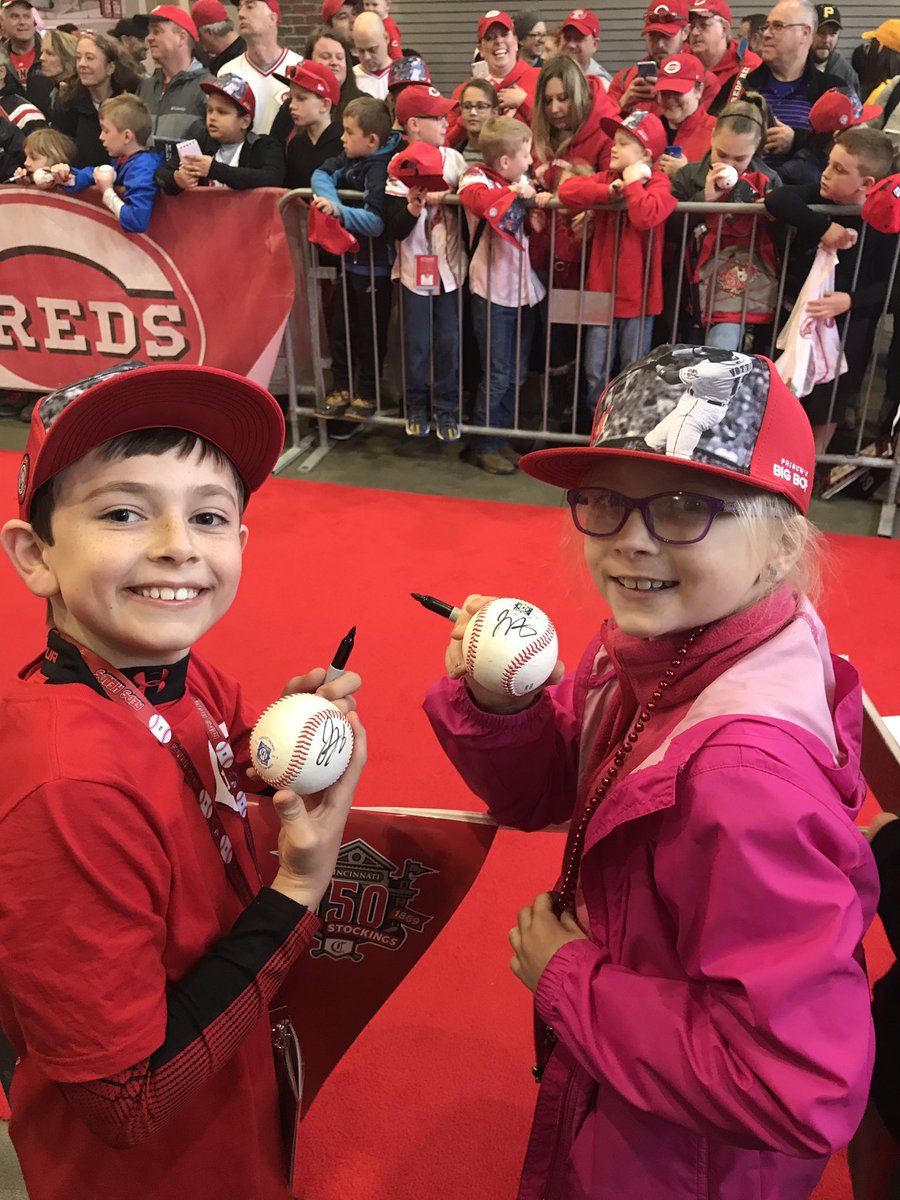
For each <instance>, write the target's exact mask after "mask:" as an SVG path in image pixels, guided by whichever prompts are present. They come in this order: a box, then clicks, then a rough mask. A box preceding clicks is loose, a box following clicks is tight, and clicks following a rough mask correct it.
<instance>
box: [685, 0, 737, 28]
mask: <svg viewBox="0 0 900 1200" xmlns="http://www.w3.org/2000/svg"><path fill="white" fill-rule="evenodd" d="M691 13H708V14H709V15H710V16H711V17H721V18H722V20H723V21H727V23H728V24H729V25H730V24H731V9H730V8H729V7H728V5H727V4H726V3H725V0H691Z"/></svg>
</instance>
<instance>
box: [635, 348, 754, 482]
mask: <svg viewBox="0 0 900 1200" xmlns="http://www.w3.org/2000/svg"><path fill="white" fill-rule="evenodd" d="M753 362H754V360H753V359H752V358H749V357H748V356H747V355H746V354H729V356H728V357H727V358H725V359H722V360H720V361H715V360H713V359H712V358H711V357H704V358H699V357H698V358H697V360H696V361H695V362H692V363H689V364H688V365H687V366H684V367H680V368H679V370H678V378H679V380H680V382H681V383H683V384H684V385H685V390H684V392H683V393H682V395H681V398H680V399H679V401H678V403H677V404H676V405H675V407H674V408H673V409H672V411H671V412H670V413H668V414H667V415H666V416H665V417H663V418H662V420H661V421H660V422H659V423H658V424H657V425H655V426H654V427H653V429H651V430H650V432H649V433H647V434H645V435H644V441H645V442H646V443H647V445H648V446H649V447H650V448H651V449H652V450H662V451H664V452H665V454H666V455H668V456H669V457H670V458H692V457H693V454H694V451H695V450H696V449H697V443H698V442H699V441H700V438H701V437H702V436H703V434H704V433H706V431H707V430H708V429H712V427H713V426H714V425H718V424H719V422H720V421H721V420H722V419H723V418H724V416H725V414H726V412H727V411H728V405H729V404H730V403H731V401H732V399H733V398H734V396H735V394H736V392H737V390H738V388H739V387H740V383H741V380H742V379H743V378H744V376H745V375H746V374H747V373H748V372H749V371H750V370H751V369H752V367H753ZM657 374H658V375H660V377H665V368H662V369H661V368H659V367H657Z"/></svg>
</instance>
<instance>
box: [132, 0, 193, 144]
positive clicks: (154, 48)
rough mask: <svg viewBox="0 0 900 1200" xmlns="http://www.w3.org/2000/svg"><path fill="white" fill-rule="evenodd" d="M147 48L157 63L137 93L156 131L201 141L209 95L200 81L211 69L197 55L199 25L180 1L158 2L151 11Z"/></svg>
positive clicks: (156, 132)
mask: <svg viewBox="0 0 900 1200" xmlns="http://www.w3.org/2000/svg"><path fill="white" fill-rule="evenodd" d="M148 22H149V23H148V29H147V49H148V51H149V52H150V57H151V58H152V59H153V61H154V62H155V63H156V70H154V72H153V74H152V75H151V76H150V78H149V79H143V80H141V85H140V88H139V89H138V94H139V95H140V98H141V99H142V100H143V102H144V103H145V104H146V105H147V107H148V108H149V109H150V112H151V113H152V114H153V135H154V137H159V138H168V139H172V140H177V141H189V140H191V139H194V140H196V141H199V140H200V138H201V137H202V136H203V132H204V129H205V118H206V95H205V94H204V93H203V92H202V91H201V90H200V84H201V83H203V81H204V80H207V79H209V78H210V74H209V72H208V71H207V70H206V69H205V68H204V67H202V66H201V65H200V63H199V62H198V61H197V60H196V58H195V57H194V50H195V47H196V44H197V40H198V34H197V26H196V25H195V24H194V22H193V20H192V19H191V16H190V14H189V13H187V12H186V11H185V10H184V9H183V8H179V7H178V5H177V4H158V5H157V6H156V7H155V8H153V9H151V11H150V12H149V13H148Z"/></svg>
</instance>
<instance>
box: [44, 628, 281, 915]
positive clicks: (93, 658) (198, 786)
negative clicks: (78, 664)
mask: <svg viewBox="0 0 900 1200" xmlns="http://www.w3.org/2000/svg"><path fill="white" fill-rule="evenodd" d="M56 632H57V633H58V634H59V636H60V637H62V638H64V639H65V641H67V642H69V644H70V645H72V646H74V647H75V649H76V650H77V651H78V653H79V654H80V655H81V657H82V659H83V660H84V663H85V665H86V666H87V668H88V670H89V671H90V672H91V674H92V675H93V676H94V679H95V680H96V681H97V684H98V685H99V687H101V688H102V689H103V692H104V694H105V695H106V696H107V697H108V698H109V699H110V700H112V701H113V703H115V704H118V705H121V706H122V707H123V708H127V709H129V711H130V712H132V713H133V714H134V716H135V717H136V718H137V719H138V721H140V723H141V724H142V725H143V726H144V727H145V728H146V729H148V730H149V731H150V733H152V734H153V736H154V737H155V738H156V740H157V741H158V742H159V744H160V745H161V746H165V748H166V749H167V750H168V751H169V753H170V754H171V755H172V756H173V758H174V759H175V761H176V762H177V763H178V765H179V767H180V768H181V772H182V774H183V775H184V778H185V780H186V781H187V784H188V786H189V787H190V788H191V790H192V791H193V793H194V795H195V796H196V797H197V803H198V804H199V806H200V811H201V813H202V814H203V816H204V818H205V820H206V824H207V828H208V829H209V832H210V834H211V835H212V839H213V841H214V842H215V845H216V849H217V850H218V851H219V854H220V855H221V857H222V863H223V864H224V867H225V873H226V875H227V876H228V881H229V883H230V884H231V886H232V887H233V888H234V890H235V891H236V892H237V894H238V896H239V897H240V900H241V903H242V904H244V905H247V904H249V903H250V901H251V900H252V899H253V897H254V895H255V894H256V893H255V891H254V889H253V888H252V887H251V886H250V883H249V882H248V880H247V876H246V875H245V874H244V871H243V868H242V867H241V864H240V863H239V862H238V860H237V859H236V858H235V855H234V846H233V845H232V842H231V838H230V837H229V836H228V834H227V833H226V832H225V826H224V825H223V824H222V819H221V817H220V816H219V814H218V812H217V810H216V805H215V802H214V800H213V798H212V796H210V794H209V792H208V791H207V790H206V787H205V785H204V783H203V779H202V777H201V775H200V772H199V771H198V770H197V768H196V766H195V765H194V762H193V760H192V758H191V756H190V755H189V754H188V752H187V750H185V748H184V746H182V744H181V742H179V741H178V739H177V738H175V737H174V736H173V734H172V727H171V725H170V724H169V722H168V721H167V720H166V718H165V716H164V715H163V714H162V713H161V712H160V711H159V709H158V708H155V707H154V705H152V704H151V703H150V701H149V700H148V699H147V698H146V696H144V695H143V694H142V693H141V692H140V691H139V690H138V688H137V687H135V685H134V684H133V683H132V682H131V680H130V679H129V678H128V677H127V675H123V674H122V673H121V672H120V671H117V670H116V668H115V667H112V666H110V664H109V663H108V662H105V661H104V659H102V658H101V657H100V655H99V654H95V653H94V651H93V650H89V649H88V648H87V646H82V645H80V644H79V643H78V642H75V641H73V640H72V638H69V637H66V636H65V634H62V633H59V630H57V631H56ZM188 694H189V695H190V693H188ZM191 699H192V700H193V702H194V704H195V705H196V708H197V711H198V712H199V714H200V716H201V717H202V719H203V726H204V728H205V730H206V737H207V740H208V741H209V744H210V746H211V747H212V751H213V757H214V758H215V761H216V769H217V770H218V772H219V775H220V777H221V779H222V782H223V783H224V784H225V786H226V788H227V789H228V791H229V793H230V795H231V796H232V797H233V799H234V803H235V807H236V808H237V810H238V812H239V813H240V817H241V824H242V825H243V828H244V838H245V840H246V842H247V849H248V850H249V851H250V858H251V859H252V861H253V865H254V867H255V868H256V878H257V884H258V885H260V886H261V884H262V880H261V879H260V877H259V864H258V863H257V861H256V848H255V846H254V844H253V831H252V830H251V828H250V822H249V821H248V819H247V797H246V796H245V795H244V793H243V791H242V790H241V788H240V782H239V780H238V775H237V771H236V770H235V769H234V752H233V751H232V749H231V744H230V743H229V742H228V740H227V739H226V738H225V737H224V736H223V734H222V731H221V729H219V727H218V725H216V723H215V721H214V720H213V718H212V716H211V715H210V713H209V710H208V709H207V707H206V705H205V704H204V703H203V702H202V700H200V699H198V698H197V697H196V696H193V695H191Z"/></svg>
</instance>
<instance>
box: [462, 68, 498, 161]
mask: <svg viewBox="0 0 900 1200" xmlns="http://www.w3.org/2000/svg"><path fill="white" fill-rule="evenodd" d="M459 111H460V118H461V120H462V125H463V129H464V130H465V137H464V139H463V140H462V141H461V142H460V143H459V144H458V145H457V147H456V148H457V150H458V151H459V152H460V154H461V155H462V156H463V158H464V159H465V160H466V162H467V163H477V162H481V149H480V148H479V145H478V137H479V134H480V133H481V130H482V129H483V128H484V124H485V122H486V121H489V120H490V119H491V117H496V116H499V114H500V98H499V97H498V95H497V92H496V89H495V88H494V85H493V84H492V83H491V81H490V80H489V79H480V78H479V77H478V76H473V78H472V79H470V80H469V82H468V83H467V84H466V85H465V87H464V88H463V90H462V95H461V96H460V98H459Z"/></svg>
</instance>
